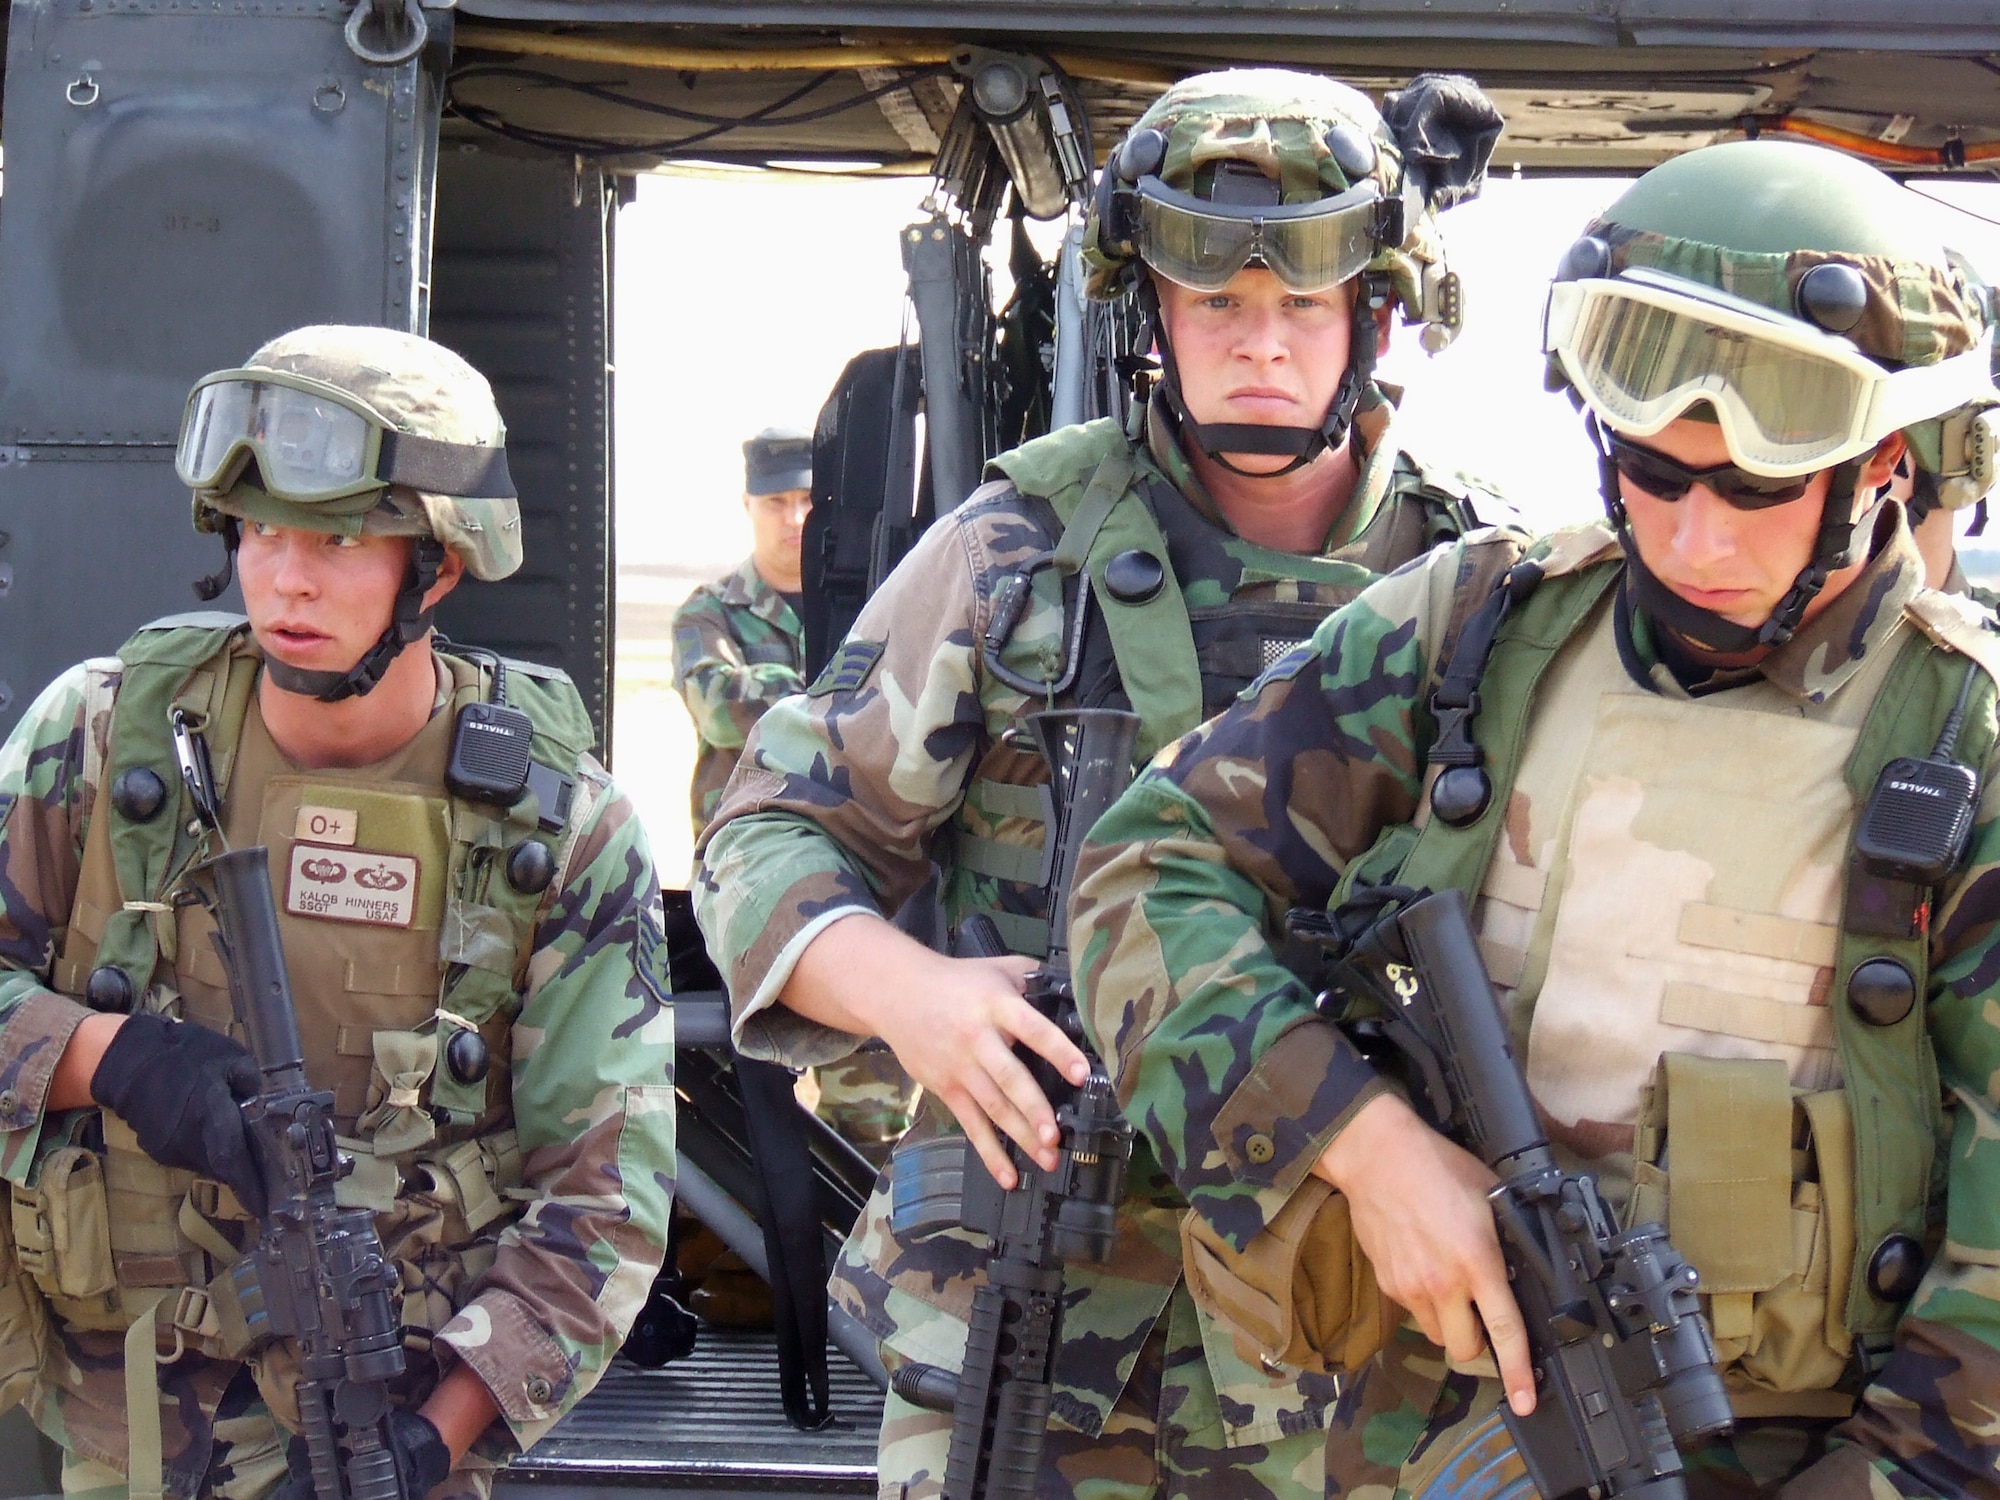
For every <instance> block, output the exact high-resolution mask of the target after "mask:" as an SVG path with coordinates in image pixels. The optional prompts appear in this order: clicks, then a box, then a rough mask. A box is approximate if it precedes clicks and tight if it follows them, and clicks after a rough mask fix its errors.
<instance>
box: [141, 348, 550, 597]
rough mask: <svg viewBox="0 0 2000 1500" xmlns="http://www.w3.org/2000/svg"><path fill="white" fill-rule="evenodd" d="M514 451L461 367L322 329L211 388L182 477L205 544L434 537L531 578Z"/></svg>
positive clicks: (476, 377) (202, 400)
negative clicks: (263, 533)
mask: <svg viewBox="0 0 2000 1500" xmlns="http://www.w3.org/2000/svg"><path fill="white" fill-rule="evenodd" d="M506 443H507V430H506V426H505V424H504V423H503V422H502V421H501V419H500V410H499V407H498V406H496V405H495V404H494V400H493V389H492V387H491V386H490V385H489V384H488V383H487V381H486V377H485V376H483V375H481V374H480V373H479V372H478V371H477V370H475V369H474V368H473V367H472V366H471V365H470V364H468V363H466V361H465V360H464V359H462V358H461V357H460V356H459V355H457V354H455V353H453V352H452V351H451V350H449V349H447V348H445V347H444V346H443V345H441V344H435V343H432V342H431V341H430V340H429V339H425V338H419V337H418V336H417V335H415V334H411V333H402V332H399V331H397V330H395V329H392V328H373V327H365V326H350V325H340V324H321V325H316V326H313V327H309V328H300V329H296V330H294V331H293V332H291V333H287V334H284V335H282V336H280V337H278V338H275V339H272V340H271V341H270V342H269V343H267V344H265V345H263V346H262V347H261V348H259V349H258V350H257V351H256V353H254V354H252V355H251V356H250V358H249V359H248V360H247V361H246V362H245V363H244V364H243V366H242V367H241V368H239V369H234V370H221V371H217V372H216V373H214V374H212V375H208V376H205V377H204V378H203V379H202V380H201V381H200V382H198V383H197V384H196V386H195V388H194V391H193V392H192V393H191V394H190V396H189V398H188V407H187V412H186V415H185V417H184V419H183V422H182V429H181V441H180V446H179V449H178V450H177V453H176V468H177V469H178V470H179V472H180V476H181V478H182V479H183V480H184V481H185V482H187V483H188V484H189V486H190V487H191V488H192V489H193V490H194V524H195V528H196V529H197V530H199V531H216V530H219V529H220V528H221V525H222V518H224V517H234V518H236V519H237V520H239V521H259V522H264V523H266V524H273V525H282V526H296V527H300V528H303V529H306V530H311V531H326V532H333V533H338V534H344V535H349V536H353V535H361V534H369V535H379V536H409V537H428V538H431V539H433V540H435V541H438V542H440V543H442V544H443V545H444V546H446V547H449V548H450V549H451V550H452V551H454V552H456V553H458V554H459V556H460V557H461V558H463V559H464V562H465V567H466V571H467V572H468V573H470V574H471V575H472V576H473V577H474V578H481V579H487V580H495V579H501V578H505V577H507V576H508V575H509V574H511V573H513V572H514V571H515V570H517V569H518V568H519V567H520V566H521V508H520V503H519V501H518V499H517V498H516V496H515V493H514V486H513V482H512V479H511V478H510V476H509V475H508V472H507V461H506ZM253 464H254V465H255V472H254V474H253V473H252V465H253Z"/></svg>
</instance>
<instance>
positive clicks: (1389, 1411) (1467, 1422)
mask: <svg viewBox="0 0 2000 1500" xmlns="http://www.w3.org/2000/svg"><path fill="white" fill-rule="evenodd" d="M1501 1394H1502V1388H1501V1385H1500V1382H1499V1381H1498V1380H1494V1379H1490V1378H1482V1377H1480V1376H1477V1375H1468V1374H1464V1373H1460V1372H1454V1371H1451V1370H1449V1369H1448V1368H1447V1367H1446V1365H1445V1360H1444V1354H1443V1351H1442V1350H1440V1349H1439V1348H1438V1347H1437V1346H1436V1345H1435V1344H1433V1343H1431V1342H1430V1341H1429V1340H1428V1339H1426V1338H1424V1337H1423V1336H1422V1335H1421V1334H1419V1333H1416V1332H1415V1331H1413V1330H1411V1329H1408V1328H1405V1329H1403V1330H1402V1331H1401V1332H1400V1333H1399V1334H1398V1335H1397V1337H1396V1339H1395V1340H1394V1341H1393V1342H1392V1343H1391V1344H1390V1345H1389V1347H1388V1348H1387V1349H1385V1350H1383V1351H1382V1353H1380V1354H1378V1355H1377V1356H1376V1357H1375V1359H1374V1360H1373V1361H1372V1362H1371V1363H1370V1364H1369V1366H1368V1368H1367V1369H1366V1370H1364V1371H1363V1372H1362V1373H1361V1374H1360V1376H1358V1377H1357V1378H1356V1379H1355V1380H1353V1381H1352V1382H1350V1383H1349V1384H1347V1385H1346V1386H1345V1388H1344V1389H1343V1390H1342V1392H1341V1400H1340V1405H1339V1406H1338V1407H1337V1408H1336V1409H1335V1411H1334V1416H1333V1425H1332V1428H1331V1430H1330V1431H1329V1432H1328V1434H1327V1445H1326V1494H1327V1497H1328V1500H1335V1497H1339V1500H1535V1488H1534V1486H1533V1485H1531V1484H1530V1483H1529V1482H1528V1471H1527V1468H1526V1466H1525V1465H1524V1464H1523V1463H1522V1462H1521V1455H1520V1454H1519V1453H1518V1452H1517V1451H1516V1450H1515V1448H1514V1444H1513V1440H1512V1439H1511V1438H1509V1437H1508V1435H1507V1428H1506V1425H1505V1424H1504V1423H1503V1422H1502V1420H1501V1417H1500V1399H1501ZM1831 1426H1832V1424H1831V1423H1828V1422H1808V1421H1803V1420H1796V1419H1783V1418H1771V1419H1762V1420H1757V1421H1747V1422H1738V1423H1737V1424H1736V1432H1735V1433H1734V1435H1733V1436H1731V1437H1729V1438H1726V1439H1724V1440H1722V1441H1721V1442H1715V1443H1709V1444H1707V1445H1705V1446H1703V1447H1702V1448H1699V1449H1697V1450H1695V1451H1694V1452H1692V1453H1684V1454H1682V1455H1681V1462H1682V1463H1683V1464H1684V1465H1685V1466H1686V1479H1687V1493H1688V1500H1753V1497H1760V1496H1771V1495H1775V1494H1776V1493H1777V1491H1778V1489H1779V1487H1780V1486H1781V1485H1783V1484H1784V1483H1785V1482H1786V1481H1787V1480H1789V1479H1791V1478H1792V1477H1794V1476H1795V1475H1797V1474H1798V1473H1800V1472H1801V1471H1803V1470H1804V1469H1806V1468H1807V1467H1809V1466H1810V1465H1812V1464H1813V1463H1815V1462H1816V1461H1817V1460H1818V1459H1819V1458H1820V1457H1821V1456H1822V1455H1823V1454H1824V1453H1825V1451H1826V1433H1827V1429H1828V1428H1829V1427H1831Z"/></svg>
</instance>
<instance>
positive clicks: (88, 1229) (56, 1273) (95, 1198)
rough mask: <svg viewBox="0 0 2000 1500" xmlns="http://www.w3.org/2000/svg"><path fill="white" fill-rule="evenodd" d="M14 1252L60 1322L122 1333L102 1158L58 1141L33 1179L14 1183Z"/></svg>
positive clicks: (87, 1148) (89, 1328) (123, 1320)
mask: <svg viewBox="0 0 2000 1500" xmlns="http://www.w3.org/2000/svg"><path fill="white" fill-rule="evenodd" d="M13 1199H14V1202H13V1224H14V1253H15V1255H16V1257H17V1258H18V1259H19V1260H20V1263H21V1268H22V1269H23V1270H25V1271H26V1272H27V1273H28V1275H29V1276H30V1277H31V1278H32V1279H33V1280H34V1283H35V1285H36V1286H37V1287H39V1288H40V1289H41V1291H42V1294H43V1295H44V1296H46V1297H47V1298H48V1299H49V1301H50V1303H51V1304H52V1305H53V1306H54V1308H55V1311H56V1312H57V1314H58V1315H59V1316H60V1317H61V1318H62V1319H63V1321H64V1322H66V1323H68V1324H70V1325H72V1326H73V1327H77V1328H82V1329H88V1330H111V1331H121V1330H123V1329H124V1327H125V1326H126V1324H127V1323H128V1322H129V1321H130V1320H129V1319H127V1318H125V1317H124V1316H123V1315H122V1314H121V1311H120V1302H119V1297H118V1278H117V1274H116V1271H115V1268H114V1266H113V1264H112V1260H111V1212H110V1207H109V1204H108V1202H107V1200H106V1196H105V1186H104V1162H103V1158H101V1157H100V1156H99V1155H98V1154H97V1153H96V1152H95V1151H92V1150H91V1149H90V1148H89V1147H87V1146H76V1145H70V1146H59V1147H57V1148H56V1149H55V1150H53V1151H51V1152H49V1153H48V1154H47V1155H46V1156H44V1157H43V1158H42V1161H41V1164H40V1166H39V1168H38V1169H37V1171H36V1173H35V1180H34V1184H33V1186H31V1187H24V1186H23V1185H21V1184H20V1183H15V1184H14V1185H13Z"/></svg>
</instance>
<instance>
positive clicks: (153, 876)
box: [96, 614, 257, 1003]
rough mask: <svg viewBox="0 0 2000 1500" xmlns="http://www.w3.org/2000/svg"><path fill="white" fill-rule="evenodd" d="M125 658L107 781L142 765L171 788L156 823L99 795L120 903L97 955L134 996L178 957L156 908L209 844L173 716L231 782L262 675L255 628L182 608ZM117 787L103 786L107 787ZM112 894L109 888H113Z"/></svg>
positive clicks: (168, 924) (166, 920) (135, 642)
mask: <svg viewBox="0 0 2000 1500" xmlns="http://www.w3.org/2000/svg"><path fill="white" fill-rule="evenodd" d="M118 657H119V660H120V661H121V662H123V663H124V673H123V680H122V681H121V682H120V684H119V688H118V696H117V702H116V706H115V708H114V709H113V711H112V716H111V747H110V755H109V763H108V765H107V767H106V777H107V781H109V780H110V779H112V778H115V776H116V775H117V774H118V772H120V771H122V770H124V769H126V768H128V767H134V766H149V767H151V768H153V769H154V770H155V771H156V772H157V773H158V774H159V776H160V779H161V780H162V781H163V782H164V783H165V784H166V787H167V802H166V805H165V806H164V807H162V808H161V809H160V810H159V811H158V812H157V813H156V814H155V815H154V816H153V817H152V818H151V819H150V820H148V821H144V822H136V821H133V820H132V819H129V818H127V817H126V816H125V815H124V814H123V813H122V812H120V811H119V810H118V809H117V807H116V806H115V805H114V800H113V799H112V798H111V797H110V796H108V795H100V796H99V797H98V799H97V801H96V816H98V817H101V818H106V819H109V820H110V821H109V823H108V824H107V828H108V830H109V833H110V845H111V855H112V863H113V867H114V868H115V869H116V871H117V876H118V891H117V900H116V901H112V902H107V903H106V908H107V910H109V911H110V912H111V916H110V920H109V921H108V922H107V924H106V926H105V929H104V935H103V937H102V938H101V939H99V942H98V947H97V958H96V961H97V963H98V964H99V965H106V964H108V965H111V966H112V967H114V968H118V969H121V970H123V971H124V973H125V974H126V976H127V978H129V979H130V980H131V983H132V994H133V996H134V997H135V1003H136V1000H137V997H142V996H143V995H144V994H145V991H146V987H147V985H148V984H149V983H151V981H152V979H153V972H154V969H155V967H156V966H157V964H158V963H159V961H160V958H161V955H162V952H163V951H164V952H165V953H166V955H167V957H168V958H169V961H171V959H172V956H173V954H172V945H173V941H174V939H173V923H172V920H171V916H170V914H168V913H166V912H163V911H153V910H150V909H148V908H149V906H151V905H153V904H157V903H159V902H162V901H164V900H165V897H166V892H167V890H168V889H169V888H170V886H171V885H172V884H173V882H174V881H175V880H176V879H178V878H179V876H180V875H181V873H182V872H183V871H184V870H186V869H187V867H188V866H189V865H191V864H192V863H193V862H194V861H195V860H196V859H197V858H199V857H200V856H201V855H202V854H203V853H204V851H205V849H206V846H207V836H206V833H205V832H204V831H203V830H202V829H201V827H200V825H199V824H198V823H196V822H195V821H194V815H193V803H192V800H191V798H190V797H189V795H188V792H187V789H186V788H185V787H184V786H183V785H182V783H181V780H180V777H179V776H178V775H177V774H176V771H175V762H174V754H173V748H172V742H171V740H170V738H169V730H168V715H169V714H170V713H171V712H172V711H173V710H174V709H176V708H179V709H182V710H184V711H186V712H187V714H188V716H189V719H190V722H191V725H192V727H194V728H195V729H197V730H200V731H202V732H204V733H205V734H206V735H207V736H208V738H209V741H210V754H211V757H212V759H213V762H214V766H215V774H216V778H217V780H218V782H219V783H221V784H225V785H226V784H227V781H228V777H229V769H230V762H231V760H232V758H233V757H234V755H235V753H236V737H237V733H238V731H239V730H240V729H241V728H242V725H243V718H244V715H245V714H246V713H247V712H248V711H249V704H250V694H251V692H252V691H253V689H254V688H255V686H256V681H257V657H256V655H255V653H254V651H253V650H252V649H251V648H250V647H249V645H248V628H247V626H245V624H244V622H243V621H242V620H241V619H240V618H239V617H237V616H234V615H225V614H197V615H182V616H176V617H174V618H172V619H168V620H162V621H159V622H157V623H156V624H154V625H151V626H148V627H146V628H145V629H143V630H141V631H140V632H139V633H138V634H136V635H134V636H133V637H132V638H131V639H130V640H129V641H127V642H126V643H125V644H124V645H123V646H121V647H120V648H119V651H118ZM109 790H110V788H109V786H108V785H107V786H105V787H103V788H100V789H99V791H100V793H101V794H102V793H108V792H109ZM105 894H106V895H109V894H110V893H105Z"/></svg>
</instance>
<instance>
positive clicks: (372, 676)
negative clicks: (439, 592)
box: [218, 537, 444, 703]
mask: <svg viewBox="0 0 2000 1500" xmlns="http://www.w3.org/2000/svg"><path fill="white" fill-rule="evenodd" d="M443 565H444V544H443V543H442V542H439V541H437V540H435V539H433V538H431V537H419V538H418V539H417V544H416V545H415V546H414V547H412V548H411V549H410V566H409V568H408V570H407V571H406V572H405V573H404V574H403V586H402V587H401V588H400V589H398V590H397V591H396V607H395V611H394V613H393V614H391V615H390V617H389V626H388V628H387V629H386V630H384V631H383V632H382V634H381V635H380V636H379V637H378V638H377V639H376V641H375V644H374V645H372V646H370V647H369V648H368V650H367V651H366V652H364V653H363V655H362V657H361V660H360V661H358V662H356V663H355V664H354V665H353V666H351V667H349V668H348V669H347V670H346V671H345V672H307V671H303V670H301V669H300V668H298V667H294V666H288V665H287V664H286V663H284V662H281V661H279V660H278V659H277V658H276V657H274V656H266V657H265V658H264V671H265V673H266V674H267V675H268V676H269V677H270V679H271V680H272V681H273V682H275V683H276V684H277V685H278V686H279V687H281V688H283V689H284V690H285V691H286V692H288V693H297V694H298V695H299V696H300V697H302V698H317V699H318V700H319V701H320V702H321V703H338V702H340V701H341V700H342V699H344V698H365V697H367V696H368V694H369V693H371V692H373V691H374V690H375V685H376V684H377V683H379V682H380V681H381V680H382V679H383V677H384V676H385V675H387V673H388V671H389V663H390V662H392V661H394V660H395V659H396V658H397V657H398V656H400V655H401V654H402V652H403V648H404V647H405V646H408V645H410V644H412V643H413V642H415V641H419V640H422V639H423V637H424V636H425V635H426V634H427V633H428V632H429V630H430V628H431V611H430V610H428V609H426V608H424V595H426V594H428V593H429V592H430V591H431V585H432V584H434V583H436V582H437V578H438V569H439V568H441V567H442V566H443ZM218 592H219V590H218Z"/></svg>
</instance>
